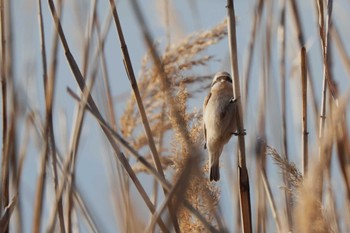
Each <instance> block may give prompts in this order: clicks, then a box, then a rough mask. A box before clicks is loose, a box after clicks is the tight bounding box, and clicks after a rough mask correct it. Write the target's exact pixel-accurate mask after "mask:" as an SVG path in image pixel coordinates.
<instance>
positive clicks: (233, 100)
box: [229, 97, 237, 104]
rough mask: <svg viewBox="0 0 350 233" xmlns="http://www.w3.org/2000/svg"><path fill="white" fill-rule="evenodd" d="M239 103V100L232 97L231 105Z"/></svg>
mask: <svg viewBox="0 0 350 233" xmlns="http://www.w3.org/2000/svg"><path fill="white" fill-rule="evenodd" d="M236 102H237V98H234V97H232V98H231V99H230V101H229V103H230V104H233V103H236Z"/></svg>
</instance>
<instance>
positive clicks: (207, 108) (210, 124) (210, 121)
mask: <svg viewBox="0 0 350 233" xmlns="http://www.w3.org/2000/svg"><path fill="white" fill-rule="evenodd" d="M235 111H236V101H235V99H234V98H233V89H232V79H231V76H230V74H229V73H227V72H218V73H216V74H215V76H214V79H213V81H212V84H211V90H210V93H209V94H208V96H207V97H206V98H205V100H204V105H203V121H204V139H205V144H204V149H206V148H208V152H209V167H210V174H209V179H210V181H212V180H215V181H218V180H219V179H220V170H219V158H220V155H221V152H222V149H223V147H224V145H225V144H226V143H227V142H228V141H229V140H230V138H231V136H232V134H235V132H236V128H237V127H236V119H235Z"/></svg>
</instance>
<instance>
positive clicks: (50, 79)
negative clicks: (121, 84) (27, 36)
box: [0, 0, 350, 233]
mask: <svg viewBox="0 0 350 233" xmlns="http://www.w3.org/2000/svg"><path fill="white" fill-rule="evenodd" d="M167 1H168V0H167ZM167 1H166V2H165V4H164V8H165V12H164V14H165V15H164V18H165V20H166V22H165V26H164V28H165V31H164V35H163V37H166V42H164V43H163V42H162V41H161V40H160V41H158V42H156V41H157V39H159V38H153V35H152V33H151V31H152V32H153V30H151V29H153V28H152V27H154V24H153V23H151V22H148V20H146V17H145V15H146V12H144V11H142V10H141V8H140V6H139V3H138V2H137V1H135V0H131V1H130V6H131V7H132V9H133V10H134V13H135V14H133V15H132V16H130V17H133V19H135V20H136V22H137V23H138V24H139V26H140V27H139V28H138V29H139V30H140V32H141V37H140V38H134V40H130V41H128V40H126V39H125V38H124V35H123V34H122V31H123V30H124V32H125V31H128V30H130V28H128V27H126V25H128V24H126V23H125V22H126V21H127V19H125V18H124V17H125V14H123V17H122V16H120V17H121V18H120V19H119V15H118V12H119V5H118V4H119V3H117V5H115V4H116V3H115V1H113V0H110V1H109V3H110V5H108V4H107V3H106V4H104V6H107V7H108V12H109V13H108V14H107V16H106V17H105V20H102V18H101V16H100V12H101V11H100V10H99V9H98V7H99V6H100V5H101V3H99V2H98V1H91V3H90V5H87V4H86V3H83V2H79V1H77V2H76V3H74V4H83V5H84V6H86V7H87V9H89V13H88V14H85V13H84V12H80V13H79V11H77V10H76V9H75V10H74V9H69V10H72V11H67V14H72V12H74V14H77V17H79V21H80V25H83V24H84V23H83V22H86V25H84V26H86V28H85V29H84V30H85V35H84V36H83V37H81V40H83V41H80V42H81V45H82V46H81V48H80V47H79V48H78V46H77V44H74V42H72V41H71V39H72V37H71V35H70V33H71V32H72V31H71V30H69V29H68V28H66V26H67V24H64V22H65V19H66V18H65V17H71V16H69V15H68V16H66V15H65V14H62V12H64V7H66V6H68V7H72V6H73V5H74V4H73V5H70V4H63V3H64V1H60V0H57V1H53V0H48V2H46V1H41V0H38V1H33V2H32V3H28V4H29V5H31V4H35V6H37V7H35V8H33V9H35V12H38V13H39V14H38V16H39V17H38V21H37V22H38V23H37V28H38V30H37V31H35V33H37V34H35V37H36V38H38V40H37V41H35V43H36V44H35V45H30V46H33V47H35V48H38V52H37V54H39V55H40V57H39V55H38V57H36V58H33V59H34V60H35V63H38V66H40V67H41V68H40V69H39V70H40V72H38V73H37V74H36V75H35V76H37V77H36V78H37V79H38V80H40V82H39V83H40V85H39V90H40V91H38V90H36V91H34V92H35V95H38V96H39V99H40V100H39V101H38V102H37V103H36V102H35V103H33V102H32V100H27V99H26V98H25V97H24V96H25V94H26V93H27V92H29V91H28V90H29V88H28V90H23V89H27V88H21V83H19V84H18V82H19V81H21V80H20V79H18V78H17V76H26V75H27V74H21V73H20V71H21V70H20V69H19V65H18V64H17V63H16V62H17V60H16V59H14V57H16V56H18V51H17V47H16V46H19V45H18V44H16V43H15V40H14V39H13V37H14V36H16V34H14V33H13V31H14V30H15V29H17V28H16V27H20V25H19V24H14V23H13V17H16V13H15V12H16V11H15V10H14V9H17V5H16V4H20V3H14V2H12V1H11V0H7V1H6V0H0V21H1V22H0V26H1V27H0V29H1V30H0V38H1V62H0V70H1V73H0V74H1V104H2V106H1V109H2V111H1V118H2V135H1V136H2V145H1V185H0V195H1V199H0V233H2V232H28V231H29V229H31V231H32V232H35V233H37V232H76V231H77V229H79V230H80V231H81V232H86V231H88V232H109V231H112V230H110V229H113V232H160V231H161V232H233V231H235V230H236V231H240V230H241V229H239V228H242V231H243V232H245V233H247V232H258V233H264V232H301V233H309V232H315V233H318V232H335V233H337V232H349V231H350V221H349V219H350V218H349V216H350V157H349V153H350V144H349V128H348V120H349V119H348V109H349V107H348V103H349V95H350V92H349V90H350V89H349V88H348V80H347V79H345V78H342V77H343V76H348V77H350V75H349V71H350V68H349V67H350V66H349V64H350V62H349V61H350V59H349V57H350V56H349V55H348V54H349V53H348V49H347V45H346V43H345V42H346V41H347V40H348V38H347V37H346V35H347V34H348V33H349V32H347V31H345V29H346V28H345V27H343V26H344V22H343V18H342V17H341V16H339V15H341V14H337V13H339V12H337V11H339V5H342V4H345V3H343V2H341V1H339V3H337V4H339V5H337V6H334V7H333V1H330V0H328V1H323V0H318V1H315V2H312V4H310V6H309V8H310V9H311V10H310V9H308V10H309V12H308V14H307V15H305V10H306V9H304V8H305V7H306V6H302V5H301V4H298V1H295V0H292V1H262V0H256V4H255V8H252V9H250V10H251V12H254V14H255V15H254V17H252V21H251V25H250V26H251V28H248V29H245V30H243V31H242V30H241V25H240V23H238V24H237V25H236V22H235V20H236V18H235V17H234V16H235V15H236V16H238V18H239V19H240V18H242V19H241V20H245V17H244V19H243V17H242V16H241V14H240V12H237V11H236V12H234V8H235V7H236V8H237V6H239V7H240V5H239V4H241V3H239V2H235V4H234V5H231V3H232V1H230V0H228V1H227V9H228V13H229V14H228V15H229V17H228V20H223V21H222V22H218V23H217V25H216V26H213V27H212V28H210V29H207V30H198V31H195V32H193V33H191V34H189V35H187V36H186V37H184V38H183V39H182V40H177V41H178V42H176V43H173V42H172V41H173V40H172V38H173V37H174V35H172V33H174V31H172V28H171V25H173V23H172V22H169V21H170V20H174V17H175V16H174V15H175V14H174V15H171V17H170V15H169V14H170V13H169V12H170V11H172V10H175V9H171V8H172V7H174V6H173V4H170V2H167ZM201 4H202V3H201ZM216 4H222V9H223V10H225V4H223V3H216ZM77 6H78V5H77ZM190 7H192V9H191V10H192V12H197V13H196V14H198V12H199V11H198V9H202V8H201V5H197V4H191V5H190ZM72 8H74V7H72ZM312 10H313V11H312ZM333 11H334V12H333ZM47 14H51V16H52V17H51V18H48V17H47ZM79 14H82V15H79ZM35 15H36V14H35ZM276 15H277V16H278V17H276ZM197 16H198V15H196V17H197ZM22 17H26V16H24V15H23V16H22ZM222 18H224V17H222ZM247 18H248V17H247ZM314 18H316V19H317V21H318V22H317V24H315V25H313V26H310V24H308V23H307V22H309V21H310V20H311V21H312V20H313V19H314ZM147 19H148V18H147ZM177 20H178V19H177ZM113 21H114V22H115V23H116V26H117V29H115V28H113V27H112V25H113V24H112V23H113ZM242 24H243V22H242ZM72 25H73V24H72ZM128 26H129V25H128ZM49 27H51V28H52V29H53V30H52V31H47V30H46V29H47V28H49ZM72 27H73V26H72ZM236 27H237V28H236ZM73 29H74V30H75V29H76V28H73ZM122 29H123V30H122ZM80 30H81V29H80ZM110 30H111V31H112V32H113V33H117V35H118V38H117V37H113V36H111V34H112V33H109V31H110ZM133 30H136V29H133ZM236 30H239V32H240V33H243V34H244V33H246V35H242V34H239V33H238V32H237V35H236ZM311 31H312V32H316V33H315V34H311ZM33 33H34V32H33ZM113 35H115V34H113ZM245 36H247V37H245ZM175 37H176V36H175ZM275 37H277V38H278V41H277V40H276V38H275ZM242 38H248V40H247V42H246V41H242ZM310 38H314V39H315V41H318V43H315V45H313V46H311V47H310V46H307V45H306V44H305V43H306V42H307V41H308V40H309V39H310ZM107 39H109V40H107ZM28 41H29V40H28ZM107 42H109V43H113V44H114V45H120V44H121V47H122V48H121V50H122V56H123V60H124V65H125V69H126V72H125V71H123V70H118V71H117V73H114V72H113V73H112V72H111V71H113V69H110V68H111V67H110V66H111V64H112V65H114V61H113V62H112V63H111V62H110V60H109V59H110V55H108V54H109V51H106V50H107V47H106V46H110V45H109V44H108V43H107ZM275 42H278V43H275ZM28 43H29V42H28ZM134 43H143V44H144V45H145V48H146V51H147V52H146V54H145V55H144V57H143V58H142V57H130V56H129V51H128V49H130V50H131V51H132V49H134V46H133V45H134ZM220 46H221V47H220ZM244 46H247V55H248V56H247V59H246V60H244V59H243V56H240V55H241V51H242V50H244V49H246V48H243V49H242V47H244ZM212 47H214V48H215V49H216V48H224V49H223V51H224V52H226V53H227V55H228V54H229V53H230V62H227V63H228V64H230V66H231V67H232V70H231V72H232V76H233V77H234V83H235V91H234V93H235V96H236V97H237V98H238V103H239V105H240V106H239V111H238V112H239V113H238V115H237V116H236V117H237V119H238V124H239V127H238V128H239V130H240V131H243V129H247V135H246V136H244V135H243V134H242V135H239V137H238V139H236V137H233V138H232V139H231V141H234V142H236V141H237V142H238V143H237V148H236V147H233V146H232V145H233V144H234V143H233V144H229V145H228V146H226V149H227V151H229V152H228V154H225V153H223V156H222V159H221V163H222V164H223V163H225V162H227V161H228V160H226V157H227V156H230V157H233V158H238V159H237V162H238V163H237V164H236V159H230V160H233V161H234V165H233V167H230V165H228V166H226V164H225V166H224V165H223V166H222V167H223V168H224V169H223V170H225V169H228V171H227V170H226V172H225V173H224V174H228V176H227V175H226V176H223V179H222V181H220V183H215V182H210V181H209V179H208V163H207V151H205V150H203V149H202V148H203V145H204V138H203V125H202V109H200V108H201V106H202V102H203V100H204V96H205V95H206V94H207V93H208V91H209V88H210V83H211V80H212V77H213V73H215V72H213V73H211V70H212V68H211V67H213V66H215V65H214V64H216V65H218V64H219V65H221V66H222V64H224V62H225V61H220V60H218V59H217V58H218V57H223V56H219V55H223V54H219V53H223V52H222V49H221V50H220V52H217V51H216V50H212ZM20 48H22V47H20ZM108 48H109V47H108ZM305 48H306V49H305ZM77 51H78V52H77ZM208 51H210V52H208ZM79 52H80V54H78V53H79ZM115 52H117V51H115ZM61 55H64V57H63V56H61ZM62 57H63V59H62ZM299 57H300V58H301V59H300V60H301V63H299V62H295V60H299ZM295 58H297V59H295ZM36 60H38V61H36ZM63 60H65V62H63ZM137 61H141V66H140V67H133V64H135V63H136V64H137ZM61 63H62V64H61ZM80 63H81V65H80ZM59 64H60V66H59ZM295 64H297V65H295ZM341 65H343V66H341ZM61 66H62V67H65V68H66V69H70V71H71V73H70V74H69V75H70V76H69V78H71V79H72V80H73V81H74V82H76V83H77V87H78V90H77V91H76V90H75V91H74V90H73V89H72V88H70V87H68V88H67V92H63V93H56V92H57V91H58V90H60V87H59V84H58V83H59V82H58V81H57V80H59V81H60V78H61V76H59V75H62V74H61V70H62V67H61ZM208 67H209V68H208ZM241 67H244V69H242V68H241ZM315 67H319V68H317V69H316V68H315ZM135 68H136V69H135ZM134 69H135V70H134ZM208 70H209V71H208ZM241 70H242V71H243V75H240V73H239V72H240V71H241ZM296 70H298V71H299V72H295V71H296ZM215 71H216V70H215ZM300 71H301V72H300ZM136 73H137V74H138V77H137V78H136V77H135V74H136ZM255 74H257V75H255ZM239 76H242V77H243V78H240V77H239ZM275 76H278V77H279V78H276V77H275ZM292 76H293V77H292ZM294 76H296V77H298V78H295V77H294ZM112 77H113V78H114V77H117V78H118V81H120V80H119V79H121V78H125V79H126V78H129V81H130V86H131V93H128V94H129V95H128V96H127V97H126V98H125V99H123V103H124V104H121V101H120V100H116V99H115V98H114V94H115V86H114V84H115V82H114V80H113V78H112ZM339 77H341V78H339ZM240 82H241V83H242V84H243V85H242V86H241V85H240ZM64 85H67V84H64ZM69 85H70V84H69ZM242 90H243V91H242ZM241 93H242V99H241V98H240V97H241ZM295 93H297V94H295ZM117 94H119V93H117ZM29 95H34V94H33V93H29ZM63 95H64V96H68V97H69V98H70V101H71V102H69V103H68V104H67V105H69V106H70V107H72V106H73V105H75V112H73V111H71V109H69V111H68V112H67V114H69V116H70V118H72V119H74V120H73V123H71V124H69V125H68V126H69V129H68V130H67V129H64V127H61V128H60V127H58V126H59V124H60V121H61V120H62V117H61V116H60V114H59V110H58V108H57V106H56V104H57V100H59V98H61V96H63ZM300 96H302V98H299V97H300ZM58 97H59V98H58ZM28 99H29V98H28ZM120 105H122V106H123V107H124V108H123V109H120V108H119V109H115V108H116V106H118V107H119V106H120ZM193 105H196V106H199V107H198V108H195V107H192V106H193ZM295 106H296V107H295ZM58 107H59V106H58ZM252 109H253V111H252ZM319 110H320V111H319ZM296 116H297V117H296ZM319 116H321V117H319ZM86 122H88V124H86ZM243 122H244V124H243ZM93 124H95V125H96V126H97V127H99V129H98V130H99V133H102V137H101V140H102V145H100V144H99V143H98V142H97V141H98V140H96V138H97V136H96V134H97V132H95V131H93V132H92V133H91V134H93V135H94V136H91V135H88V136H86V135H85V134H84V132H85V131H86V130H88V129H93V130H95V128H93V127H91V128H90V127H89V126H90V125H93ZM295 125H297V126H298V127H295ZM255 126H257V127H256V128H257V129H256V130H255V129H254V127H255ZM292 128H296V129H292ZM54 129H58V131H57V130H56V131H57V132H56V131H55V130H54ZM66 131H67V132H66ZM61 134H62V135H69V139H68V136H64V137H63V138H64V139H63V140H59V139H58V138H59V137H58V136H59V135H61ZM280 135H281V136H282V137H281V138H279V136H280ZM90 137H91V138H92V140H93V142H94V145H93V146H95V147H98V148H100V147H101V148H103V149H104V153H103V155H101V158H102V159H101V158H100V157H98V159H99V160H102V161H104V162H105V163H104V165H102V169H103V170H105V171H107V172H106V173H107V175H106V176H105V177H106V179H107V180H103V181H102V180H101V183H103V184H105V183H108V184H109V186H110V190H109V191H108V192H107V193H104V195H105V196H106V197H108V198H106V200H91V197H90V196H91V195H96V196H97V194H98V192H105V190H98V191H95V192H96V193H86V191H85V189H84V188H82V186H84V184H86V183H89V180H88V177H89V175H91V174H90V173H89V174H85V176H82V175H81V174H82V173H81V172H82V170H81V166H79V164H80V163H81V162H84V161H86V160H87V158H88V157H87V155H88V154H89V152H88V151H86V150H83V149H84V146H85V144H84V141H85V138H90ZM62 141H63V142H62ZM253 146H255V147H256V148H253ZM254 149H255V153H252V151H254ZM33 151H34V152H33ZM237 151H238V154H237ZM85 153H86V154H85ZM33 154H34V155H37V156H36V157H35V159H36V160H35V161H34V162H33V161H32V160H33ZM29 159H30V160H29ZM34 163H35V164H37V165H36V166H34V165H33V164H34ZM29 166H31V167H29ZM28 167H29V169H30V170H31V173H30V174H29V176H30V177H32V176H34V177H35V178H34V179H35V184H31V185H30V187H29V188H28V187H27V186H28V185H27V184H26V183H25V182H26V181H27V178H28V177H26V176H28ZM35 169H37V170H38V172H37V173H35ZM88 170H90V168H89V169H88ZM237 170H238V171H239V175H238V176H235V175H234V173H236V172H237ZM93 172H95V171H91V173H93ZM98 172H100V171H98ZM102 172H104V171H102ZM248 172H249V175H250V177H254V179H251V180H250V181H249V179H248ZM231 176H232V177H231ZM237 178H238V179H237ZM227 184H229V185H230V187H233V189H223V187H225V186H226V185H227ZM89 185H90V184H89ZM96 187H100V186H96ZM280 187H282V188H280ZM222 189H223V190H230V191H229V192H236V193H229V194H228V197H226V198H225V195H224V194H225V193H223V192H222ZM249 190H253V192H252V193H254V196H250V191H249ZM89 197H90V198H89ZM234 198H237V200H234ZM238 199H239V200H238ZM105 202H107V203H108V205H107V206H103V205H100V204H101V203H105ZM28 203H30V211H29V212H28ZM24 206H25V207H26V208H23V207H24ZM97 210H99V211H97ZM111 213H112V214H111ZM227 213H229V214H227ZM113 214H114V216H110V215H113ZM111 219H113V220H114V221H111ZM233 219H240V221H241V223H239V222H237V221H232V220H233ZM106 221H109V222H108V224H107V225H108V226H105V224H106ZM233 222H235V223H233ZM28 223H29V224H28ZM106 229H108V230H106Z"/></svg>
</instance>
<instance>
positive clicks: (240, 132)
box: [232, 129, 247, 136]
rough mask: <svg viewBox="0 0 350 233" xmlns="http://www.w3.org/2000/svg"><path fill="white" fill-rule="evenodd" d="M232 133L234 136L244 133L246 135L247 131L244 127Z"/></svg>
mask: <svg viewBox="0 0 350 233" xmlns="http://www.w3.org/2000/svg"><path fill="white" fill-rule="evenodd" d="M232 134H233V135H235V136H239V135H243V136H245V135H247V132H246V129H243V131H236V132H234V133H232Z"/></svg>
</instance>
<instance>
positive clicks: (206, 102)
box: [203, 92, 211, 149]
mask: <svg viewBox="0 0 350 233" xmlns="http://www.w3.org/2000/svg"><path fill="white" fill-rule="evenodd" d="M210 97H211V92H210V93H209V94H208V95H207V97H205V100H204V104H203V130H204V141H205V142H204V149H207V128H206V127H205V122H204V114H205V108H206V107H207V104H208V102H209V99H210Z"/></svg>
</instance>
